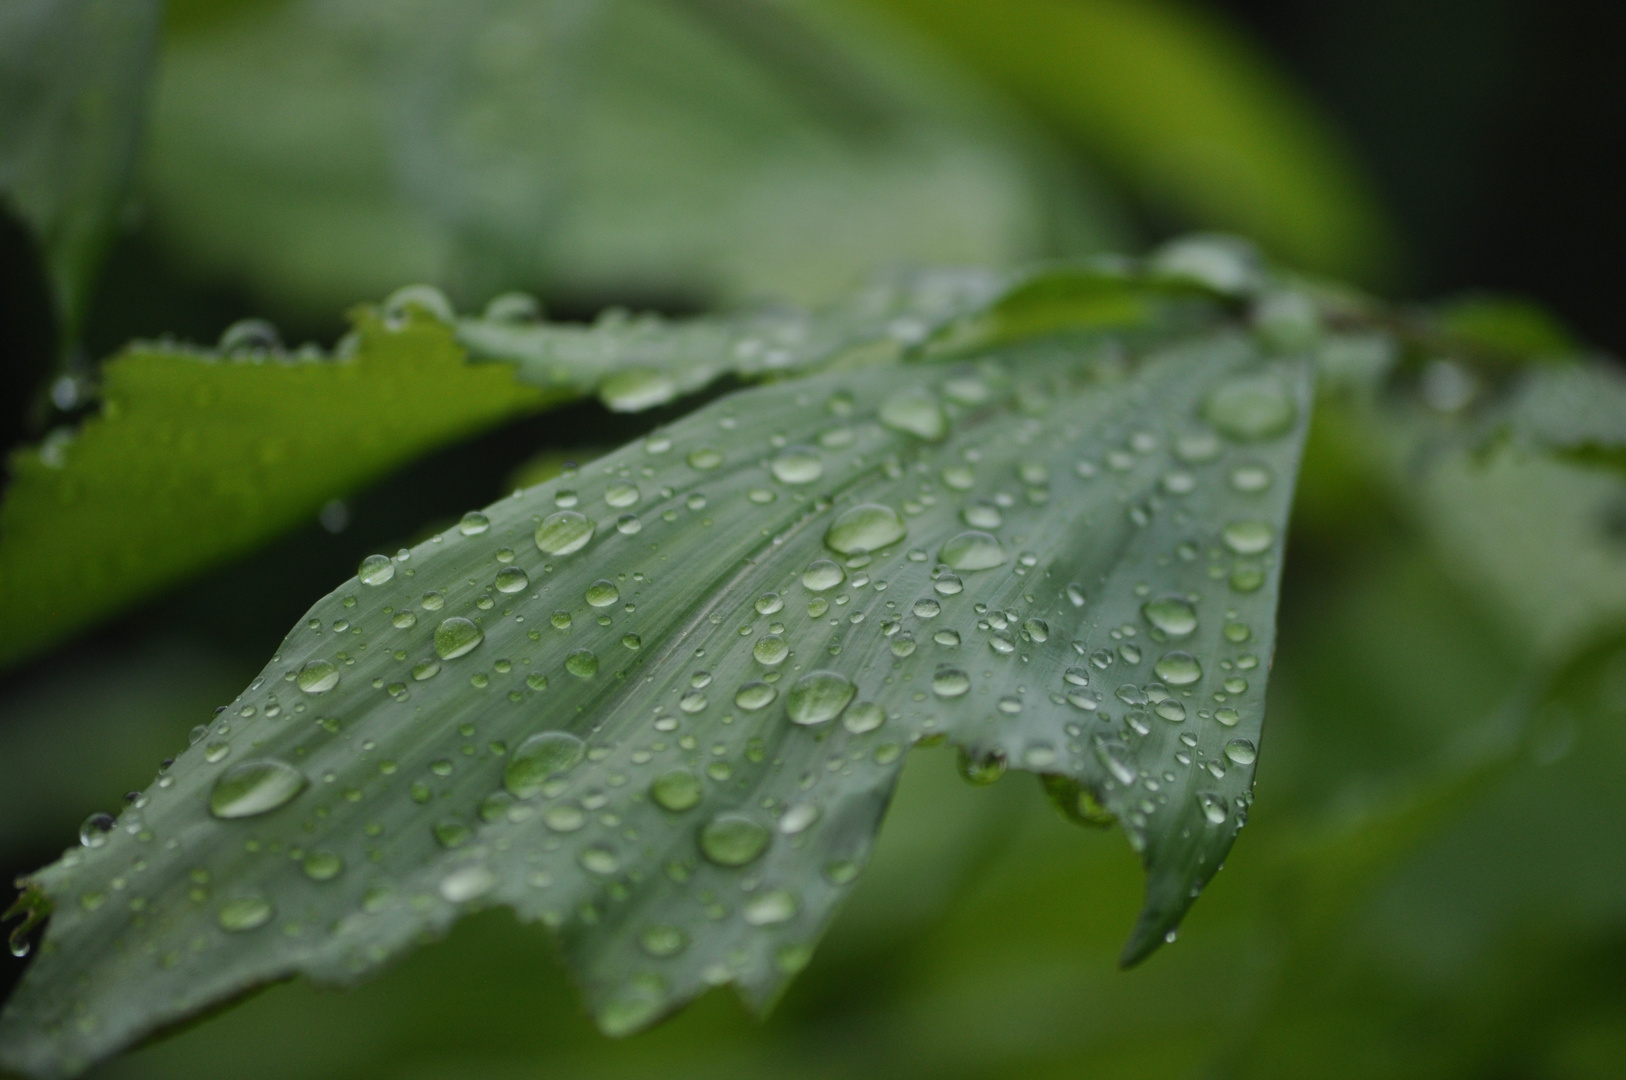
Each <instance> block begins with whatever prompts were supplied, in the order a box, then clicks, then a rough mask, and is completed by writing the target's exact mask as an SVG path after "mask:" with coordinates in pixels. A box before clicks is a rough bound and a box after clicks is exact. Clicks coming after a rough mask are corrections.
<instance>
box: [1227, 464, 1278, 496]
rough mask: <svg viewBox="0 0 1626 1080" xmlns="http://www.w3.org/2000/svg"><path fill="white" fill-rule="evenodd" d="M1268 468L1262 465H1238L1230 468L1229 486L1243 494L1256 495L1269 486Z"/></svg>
mask: <svg viewBox="0 0 1626 1080" xmlns="http://www.w3.org/2000/svg"><path fill="white" fill-rule="evenodd" d="M1271 479H1272V477H1271V475H1270V470H1269V469H1267V468H1265V467H1264V466H1263V465H1238V466H1237V467H1236V468H1235V469H1232V470H1231V487H1232V488H1234V489H1235V490H1237V491H1240V492H1241V493H1242V494H1244V495H1257V494H1258V493H1259V492H1261V491H1264V490H1265V489H1266V488H1268V487H1270V483H1271Z"/></svg>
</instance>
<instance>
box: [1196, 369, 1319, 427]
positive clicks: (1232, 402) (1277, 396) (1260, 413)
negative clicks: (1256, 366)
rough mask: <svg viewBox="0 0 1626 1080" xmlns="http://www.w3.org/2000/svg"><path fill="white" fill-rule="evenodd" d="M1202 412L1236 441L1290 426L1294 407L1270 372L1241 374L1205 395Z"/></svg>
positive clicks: (1296, 412) (1283, 387) (1279, 382)
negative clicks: (1206, 397)
mask: <svg viewBox="0 0 1626 1080" xmlns="http://www.w3.org/2000/svg"><path fill="white" fill-rule="evenodd" d="M1203 416H1204V417H1205V418H1206V419H1207V420H1208V422H1209V423H1211V424H1213V425H1214V426H1215V427H1216V428H1218V429H1219V431H1220V433H1221V434H1223V435H1226V436H1229V437H1230V438H1232V439H1236V440H1238V441H1239V442H1257V441H1259V440H1262V439H1271V438H1275V437H1276V436H1278V435H1281V434H1283V433H1284V432H1286V431H1287V429H1288V428H1290V427H1292V426H1293V421H1294V420H1295V419H1296V418H1297V416H1298V408H1297V406H1296V405H1295V404H1294V402H1293V398H1292V396H1291V394H1289V392H1288V389H1287V387H1286V386H1284V385H1282V382H1281V380H1280V379H1278V378H1276V377H1275V376H1274V375H1244V376H1241V377H1238V378H1235V379H1232V380H1231V381H1230V382H1227V383H1226V384H1225V385H1224V386H1221V387H1219V388H1218V389H1217V390H1215V391H1214V392H1213V393H1211V394H1209V395H1208V399H1207V400H1206V401H1205V402H1204V403H1203Z"/></svg>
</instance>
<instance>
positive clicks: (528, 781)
mask: <svg viewBox="0 0 1626 1080" xmlns="http://www.w3.org/2000/svg"><path fill="white" fill-rule="evenodd" d="M586 756H587V747H586V745H584V744H583V743H582V741H581V740H580V739H578V738H577V737H576V736H574V735H572V734H570V732H568V731H543V732H540V733H538V734H536V735H532V736H531V737H530V738H528V739H526V740H525V741H524V742H522V743H520V744H519V745H518V746H517V747H515V748H514V752H513V753H512V754H510V755H509V757H508V765H507V766H506V767H505V768H504V769H503V774H502V783H503V787H505V788H507V789H508V790H509V792H510V793H511V794H512V795H513V796H514V797H515V798H517V799H529V798H530V797H531V796H533V795H535V794H536V793H537V792H539V791H541V790H542V788H543V786H544V785H546V783H547V781H548V778H549V777H552V776H555V775H558V774H559V773H566V772H569V771H570V770H571V769H574V768H575V767H576V766H577V765H579V764H581V761H582V758H584V757H586Z"/></svg>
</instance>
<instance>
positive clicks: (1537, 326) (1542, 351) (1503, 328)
mask: <svg viewBox="0 0 1626 1080" xmlns="http://www.w3.org/2000/svg"><path fill="white" fill-rule="evenodd" d="M1432 314H1433V316H1434V318H1436V319H1437V320H1438V321H1439V323H1440V324H1441V325H1442V326H1444V327H1445V328H1446V329H1447V330H1448V331H1450V332H1451V333H1452V334H1454V335H1456V336H1457V337H1459V338H1461V339H1462V340H1464V341H1466V342H1469V343H1471V344H1473V345H1477V346H1481V347H1483V348H1486V349H1489V350H1491V351H1493V352H1500V353H1506V354H1509V355H1513V356H1520V357H1554V356H1574V355H1575V354H1577V353H1579V352H1580V351H1581V346H1580V343H1579V342H1577V341H1576V339H1575V335H1573V334H1571V333H1570V331H1569V328H1568V327H1566V326H1565V325H1564V323H1563V321H1562V320H1560V319H1559V318H1558V317H1557V316H1556V315H1554V314H1553V313H1552V312H1551V311H1548V310H1547V309H1546V308H1545V307H1542V306H1541V305H1540V304H1537V303H1535V302H1534V301H1532V300H1527V299H1524V298H1523V297H1516V296H1484V295H1476V296H1466V297H1462V298H1460V299H1457V300H1453V301H1450V302H1448V303H1444V304H1438V305H1435V306H1434V308H1433V309H1432Z"/></svg>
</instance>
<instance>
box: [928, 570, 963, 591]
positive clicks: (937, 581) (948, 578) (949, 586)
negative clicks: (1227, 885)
mask: <svg viewBox="0 0 1626 1080" xmlns="http://www.w3.org/2000/svg"><path fill="white" fill-rule="evenodd" d="M932 588H933V589H934V590H936V592H937V595H939V596H958V595H959V594H960V593H961V592H962V591H964V589H965V582H963V581H961V580H960V579H959V578H958V577H956V576H955V575H953V574H943V575H941V576H939V577H935V578H933V579H932Z"/></svg>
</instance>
